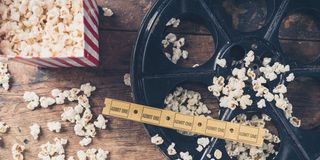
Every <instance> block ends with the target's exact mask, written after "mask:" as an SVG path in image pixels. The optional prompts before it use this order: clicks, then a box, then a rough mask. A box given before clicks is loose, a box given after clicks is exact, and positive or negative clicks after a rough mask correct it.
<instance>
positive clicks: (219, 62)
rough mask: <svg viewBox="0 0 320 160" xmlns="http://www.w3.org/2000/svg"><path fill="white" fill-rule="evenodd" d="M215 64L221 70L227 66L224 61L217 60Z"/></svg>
mask: <svg viewBox="0 0 320 160" xmlns="http://www.w3.org/2000/svg"><path fill="white" fill-rule="evenodd" d="M216 63H217V64H218V65H219V66H220V67H222V68H224V67H226V65H227V61H226V59H217V61H216Z"/></svg>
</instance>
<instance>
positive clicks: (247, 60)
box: [244, 50, 254, 67]
mask: <svg viewBox="0 0 320 160" xmlns="http://www.w3.org/2000/svg"><path fill="white" fill-rule="evenodd" d="M244 61H245V66H246V67H249V65H250V64H251V62H253V61H254V52H253V51H252V50H250V51H249V52H248V54H247V55H246V57H245V58H244Z"/></svg>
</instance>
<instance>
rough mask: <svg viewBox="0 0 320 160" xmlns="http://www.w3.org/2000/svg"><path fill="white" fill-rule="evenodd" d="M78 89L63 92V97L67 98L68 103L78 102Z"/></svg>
mask: <svg viewBox="0 0 320 160" xmlns="http://www.w3.org/2000/svg"><path fill="white" fill-rule="evenodd" d="M80 91H81V90H80V89H78V88H72V89H70V90H69V91H63V95H64V97H67V99H68V101H70V102H73V101H76V100H78V94H79V93H80Z"/></svg>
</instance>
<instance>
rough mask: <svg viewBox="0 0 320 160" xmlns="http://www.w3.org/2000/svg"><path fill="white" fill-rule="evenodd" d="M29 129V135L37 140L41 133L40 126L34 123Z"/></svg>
mask: <svg viewBox="0 0 320 160" xmlns="http://www.w3.org/2000/svg"><path fill="white" fill-rule="evenodd" d="M29 128H30V134H31V135H32V137H33V139H35V140H37V139H38V137H39V134H40V132H41V130H40V125H39V124H37V123H34V124H33V125H32V126H30V127H29Z"/></svg>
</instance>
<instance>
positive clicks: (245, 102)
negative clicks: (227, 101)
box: [238, 95, 252, 109]
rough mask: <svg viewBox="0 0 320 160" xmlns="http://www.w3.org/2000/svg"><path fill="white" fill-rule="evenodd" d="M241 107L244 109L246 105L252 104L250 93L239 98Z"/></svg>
mask: <svg viewBox="0 0 320 160" xmlns="http://www.w3.org/2000/svg"><path fill="white" fill-rule="evenodd" d="M238 101H239V103H240V107H241V109H246V108H247V106H250V105H252V100H251V99H250V95H244V96H242V97H241V98H240V99H239V100H238Z"/></svg>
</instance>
